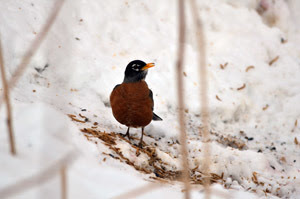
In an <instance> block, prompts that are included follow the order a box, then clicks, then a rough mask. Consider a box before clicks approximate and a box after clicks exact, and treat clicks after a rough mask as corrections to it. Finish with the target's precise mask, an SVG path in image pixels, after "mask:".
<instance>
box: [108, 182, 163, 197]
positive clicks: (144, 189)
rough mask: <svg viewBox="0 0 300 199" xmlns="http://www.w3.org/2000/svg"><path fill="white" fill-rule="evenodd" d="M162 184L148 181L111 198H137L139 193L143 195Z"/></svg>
mask: <svg viewBox="0 0 300 199" xmlns="http://www.w3.org/2000/svg"><path fill="white" fill-rule="evenodd" d="M161 186H163V184H160V183H149V184H146V185H144V186H141V187H138V188H136V189H133V190H131V191H128V192H126V193H124V194H121V195H119V196H116V197H113V198H112V199H127V198H128V199H129V198H137V197H138V196H140V195H143V194H145V193H147V192H149V191H152V190H154V189H157V188H161Z"/></svg>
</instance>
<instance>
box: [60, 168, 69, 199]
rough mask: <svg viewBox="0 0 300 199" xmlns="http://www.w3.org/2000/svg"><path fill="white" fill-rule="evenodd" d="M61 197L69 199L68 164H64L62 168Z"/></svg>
mask: <svg viewBox="0 0 300 199" xmlns="http://www.w3.org/2000/svg"><path fill="white" fill-rule="evenodd" d="M60 181H61V199H67V191H68V189H67V166H66V165H63V166H62V167H61V169H60Z"/></svg>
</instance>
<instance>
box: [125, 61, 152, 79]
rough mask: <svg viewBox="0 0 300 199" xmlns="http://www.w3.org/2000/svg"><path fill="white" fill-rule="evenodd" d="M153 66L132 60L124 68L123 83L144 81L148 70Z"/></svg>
mask: <svg viewBox="0 0 300 199" xmlns="http://www.w3.org/2000/svg"><path fill="white" fill-rule="evenodd" d="M153 66H154V63H149V64H146V63H145V62H143V61H141V60H134V61H132V62H130V63H129V64H128V65H127V67H126V70H125V77H124V81H123V82H125V83H129V82H138V81H141V80H144V79H145V78H146V75H147V72H148V68H151V67H153Z"/></svg>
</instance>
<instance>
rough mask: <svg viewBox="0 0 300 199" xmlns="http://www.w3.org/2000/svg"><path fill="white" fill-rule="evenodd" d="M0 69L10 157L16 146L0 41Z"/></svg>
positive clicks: (14, 152) (13, 153)
mask: <svg viewBox="0 0 300 199" xmlns="http://www.w3.org/2000/svg"><path fill="white" fill-rule="evenodd" d="M0 68H1V79H2V86H3V93H4V99H5V102H6V116H7V120H6V122H7V127H8V135H9V143H10V152H11V154H12V155H16V146H15V139H14V131H13V121H12V109H11V104H10V95H9V89H8V85H7V81H6V73H5V67H4V60H3V53H2V43H1V40H0Z"/></svg>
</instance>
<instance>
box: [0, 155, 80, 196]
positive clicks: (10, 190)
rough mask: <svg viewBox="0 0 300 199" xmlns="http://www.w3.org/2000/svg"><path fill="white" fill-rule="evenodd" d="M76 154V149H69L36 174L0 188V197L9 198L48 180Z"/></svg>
mask: <svg viewBox="0 0 300 199" xmlns="http://www.w3.org/2000/svg"><path fill="white" fill-rule="evenodd" d="M76 156H77V155H76V151H71V152H69V153H67V154H66V155H65V156H64V157H63V158H61V159H60V160H58V161H56V162H55V163H54V164H52V165H51V166H49V167H48V168H46V169H44V170H42V171H41V172H39V173H38V174H36V175H34V176H32V177H29V178H27V179H24V180H21V181H19V182H16V183H15V184H13V185H10V186H7V187H5V188H2V189H0V198H1V199H5V198H9V197H11V196H13V195H16V194H18V193H21V192H23V191H26V190H28V189H30V188H33V187H35V186H37V185H40V184H42V183H44V182H46V181H48V180H50V179H51V178H54V177H55V176H56V174H57V173H59V172H60V171H61V168H62V167H64V166H66V165H70V164H71V163H72V162H73V161H74V160H75V158H76Z"/></svg>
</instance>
